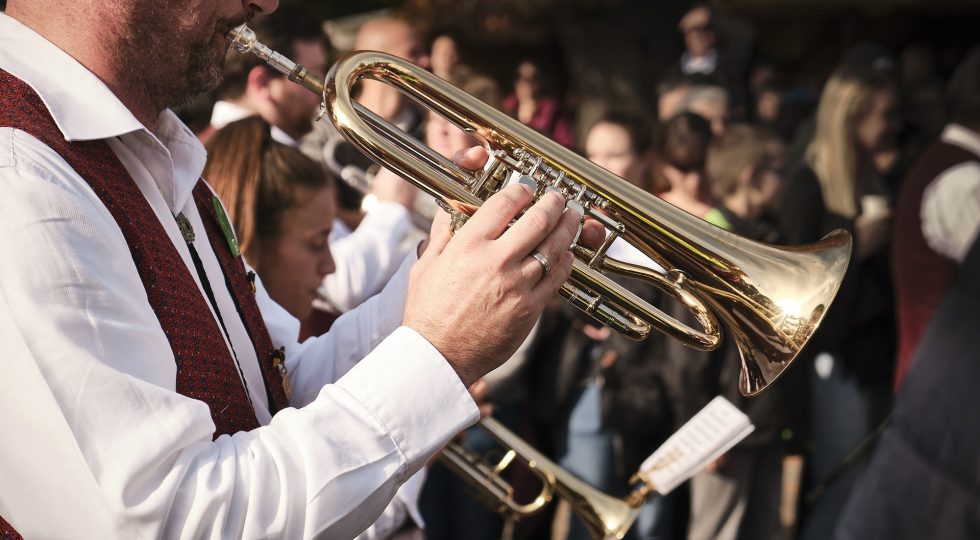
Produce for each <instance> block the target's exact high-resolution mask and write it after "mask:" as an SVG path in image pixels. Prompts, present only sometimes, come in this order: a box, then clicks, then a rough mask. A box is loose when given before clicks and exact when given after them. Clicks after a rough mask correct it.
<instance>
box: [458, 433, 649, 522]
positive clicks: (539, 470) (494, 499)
mask: <svg viewBox="0 0 980 540" xmlns="http://www.w3.org/2000/svg"><path fill="white" fill-rule="evenodd" d="M480 426H481V427H482V428H483V429H485V430H486V431H487V433H489V434H490V436H491V437H493V438H494V439H496V440H497V442H499V443H500V444H501V445H502V446H503V447H504V448H509V450H508V451H507V452H506V453H505V454H504V457H503V458H502V459H501V460H500V461H499V463H498V464H497V465H496V466H494V467H490V466H489V465H487V464H486V463H484V462H483V461H481V460H479V458H475V457H474V456H473V455H472V453H471V452H470V451H469V450H466V449H465V448H463V447H462V446H459V445H458V444H456V443H450V444H449V445H448V446H447V447H446V448H445V449H444V450H443V451H442V454H441V455H440V456H439V459H440V461H442V463H443V464H445V465H446V466H447V467H449V468H450V469H451V470H453V471H454V472H456V473H457V474H458V475H460V476H461V477H463V478H464V479H465V480H467V481H469V482H470V483H471V485H473V486H474V487H475V488H476V489H477V492H476V495H477V496H478V498H479V499H480V500H481V501H482V502H483V503H484V504H486V505H487V506H489V507H490V508H492V509H494V510H496V511H497V512H498V513H500V514H501V515H502V516H504V518H505V519H506V520H518V519H520V518H522V517H526V516H530V515H532V514H534V513H536V512H537V511H539V510H541V509H543V508H544V507H545V505H547V504H548V503H549V502H550V501H551V499H552V497H553V496H554V495H555V494H558V495H560V496H561V497H562V498H563V499H565V500H567V501H568V502H569V504H570V505H571V507H572V510H573V511H574V512H575V513H576V514H577V515H578V516H579V518H580V519H581V520H582V522H583V523H584V524H585V526H586V528H587V529H588V530H589V533H590V534H591V535H592V537H593V538H596V539H601V540H614V539H615V540H618V539H621V538H623V537H624V536H626V533H627V532H628V531H629V529H630V527H631V526H632V525H633V522H634V521H636V518H637V517H638V516H639V515H640V506H641V505H642V504H643V502H644V501H646V499H647V497H648V496H650V495H651V494H652V493H653V492H654V486H652V485H650V484H648V483H646V482H645V481H643V479H641V478H639V477H637V476H634V477H633V479H631V480H630V482H631V483H634V484H638V485H639V486H638V487H637V488H635V489H634V490H633V492H632V493H630V494H629V495H628V496H627V497H626V498H625V499H617V498H615V497H612V496H609V495H606V494H605V493H603V492H601V491H599V490H598V489H596V488H594V487H592V486H590V485H589V484H588V483H586V482H584V481H582V480H581V479H580V478H578V477H576V476H575V475H573V474H572V473H570V472H568V471H567V470H565V469H563V468H562V467H560V466H559V465H558V464H556V463H555V462H553V461H551V460H550V459H548V458H547V457H545V456H544V454H541V453H540V452H538V451H537V450H536V449H535V448H534V447H533V446H531V445H529V444H527V443H526V442H524V440H523V439H521V438H520V437H518V436H517V435H515V434H514V433H513V432H512V431H510V430H509V429H507V428H505V427H504V426H503V425H502V424H500V422H497V421H496V420H494V419H493V418H484V419H482V420H480ZM515 458H517V459H520V460H521V461H522V462H523V463H524V465H526V466H527V467H528V468H529V469H530V470H531V471H532V472H533V473H534V474H536V475H537V476H538V478H539V479H540V480H541V483H542V488H541V491H540V492H539V493H538V495H537V496H536V497H535V498H534V500H533V501H531V502H530V503H527V504H523V505H522V504H518V503H516V502H515V501H514V497H513V488H511V486H510V485H509V484H508V483H507V482H506V481H504V480H503V479H502V478H500V473H501V472H503V470H504V469H505V468H507V467H508V466H509V465H510V463H511V462H512V461H513V460H514V459H515Z"/></svg>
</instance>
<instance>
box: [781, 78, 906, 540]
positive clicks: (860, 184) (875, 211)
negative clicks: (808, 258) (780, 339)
mask: <svg viewBox="0 0 980 540" xmlns="http://www.w3.org/2000/svg"><path fill="white" fill-rule="evenodd" d="M895 108H896V93H895V87H894V84H893V82H892V81H891V80H890V79H889V78H888V77H887V76H886V75H884V74H882V73H880V72H877V71H874V70H872V69H855V68H840V69H838V70H837V71H835V72H834V73H833V74H832V75H831V77H830V79H829V80H828V81H827V84H826V86H825V87H824V91H823V93H822V95H821V97H820V102H819V105H818V107H817V114H816V131H815V134H814V138H813V141H812V142H811V143H810V145H809V146H808V147H807V150H806V154H805V158H804V162H803V163H802V164H800V166H799V167H798V168H797V170H796V171H795V173H794V174H793V176H792V179H791V181H790V182H789V183H788V184H787V186H786V189H785V192H784V197H783V200H782V204H781V205H780V206H779V208H778V214H779V220H780V223H781V229H782V231H781V232H782V234H783V236H784V239H785V241H786V242H787V243H789V244H804V243H809V242H814V241H817V240H819V239H820V238H821V237H822V236H824V235H825V234H827V233H829V232H830V231H831V230H833V229H837V228H844V229H847V230H850V231H851V232H852V233H853V234H854V251H853V254H852V258H851V264H850V267H849V268H848V271H847V274H846V276H845V278H844V282H843V283H842V285H841V289H840V291H839V293H838V295H837V298H836V299H835V301H834V304H833V305H832V306H831V308H830V310H829V311H828V314H827V317H826V319H825V320H824V321H823V323H822V325H821V327H820V329H819V330H818V332H817V334H816V335H815V336H814V341H813V343H812V344H811V346H810V347H808V351H807V352H806V353H805V354H806V357H805V358H801V359H800V360H802V361H801V362H800V363H801V365H804V366H806V367H807V368H808V369H809V374H808V378H809V389H810V393H811V396H810V423H811V430H812V432H811V436H812V439H813V444H812V452H811V454H810V455H809V460H808V463H809V466H810V473H811V478H812V479H813V480H814V481H815V482H818V483H819V482H823V481H825V480H827V477H828V475H829V474H831V472H832V471H833V470H834V468H835V467H836V466H837V465H838V463H840V462H841V461H842V460H843V459H844V458H845V457H846V456H847V455H848V454H849V453H850V452H851V451H852V450H853V449H854V447H856V446H857V445H858V444H860V443H861V441H862V440H864V438H865V437H867V436H868V434H870V433H871V432H873V431H874V429H875V428H876V426H877V424H878V423H880V422H881V421H882V419H883V418H884V413H885V411H886V410H887V407H888V403H889V396H890V382H891V379H892V377H891V372H892V370H893V368H894V362H895V350H896V330H895V316H894V306H893V301H892V287H891V278H890V273H889V267H888V242H889V231H890V226H891V210H890V207H891V202H890V201H889V199H888V191H887V187H886V185H885V183H884V181H883V180H882V178H881V176H880V175H879V174H878V173H877V171H876V170H875V167H874V162H873V155H874V152H875V151H876V150H878V149H879V148H881V146H882V145H883V144H885V143H886V142H887V141H888V139H889V137H890V136H891V135H892V134H893V133H894V131H895V129H896V128H897V126H896V123H895V114H894V111H895ZM854 474H855V471H853V470H852V471H850V472H849V473H848V474H847V475H844V476H843V477H841V478H839V479H837V480H835V481H833V483H832V484H830V485H829V486H823V487H826V488H827V491H826V492H825V494H824V495H823V496H822V497H821V498H820V499H819V500H818V501H817V502H816V504H815V505H814V506H813V507H812V508H811V509H810V512H809V513H808V516H807V520H806V521H805V522H804V528H803V538H806V539H811V538H828V537H830V536H832V535H833V528H834V526H835V524H836V522H837V518H838V516H839V515H840V512H841V510H842V508H843V505H844V503H845V502H846V500H847V496H848V494H849V493H850V489H851V485H852V483H853V481H854ZM828 481H829V480H828Z"/></svg>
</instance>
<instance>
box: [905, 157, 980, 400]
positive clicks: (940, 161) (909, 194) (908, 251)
mask: <svg viewBox="0 0 980 540" xmlns="http://www.w3.org/2000/svg"><path fill="white" fill-rule="evenodd" d="M968 161H980V159H978V158H977V156H976V155H974V154H972V153H970V152H968V151H967V150H964V149H963V148H960V147H959V146H955V145H952V144H947V143H944V142H941V141H940V142H936V143H933V144H932V145H930V146H929V147H928V148H927V149H926V150H925V152H923V153H922V156H921V157H920V158H919V159H918V161H917V162H916V163H915V165H914V166H913V167H912V170H911V171H909V174H908V176H906V178H905V184H904V185H903V186H902V193H901V195H900V196H899V198H898V204H897V206H896V210H895V230H894V233H893V238H895V240H896V241H895V242H892V273H893V274H894V277H895V300H896V307H897V311H898V329H899V333H898V334H899V344H898V364H897V367H896V370H895V388H896V389H897V388H898V386H899V385H900V384H901V381H902V377H903V376H904V375H905V372H906V370H907V369H908V364H909V361H910V360H911V358H912V355H913V353H915V349H916V347H917V346H918V344H919V339H921V337H922V333H923V332H924V331H925V328H926V324H928V322H929V320H930V319H931V318H932V314H933V312H935V311H936V309H937V308H938V307H939V304H940V303H941V302H942V300H943V297H944V296H945V295H946V291H947V290H948V289H949V287H950V285H951V284H952V282H953V277H954V276H955V275H956V269H957V264H956V262H955V261H953V260H951V259H949V258H947V257H945V256H943V255H940V254H938V253H936V252H935V251H933V250H932V248H930V247H929V245H928V244H927V243H926V240H925V237H924V236H923V235H922V218H921V214H922V196H923V195H924V194H925V191H926V188H928V187H929V185H930V184H932V182H933V180H935V179H936V177H938V176H939V175H940V174H942V173H943V172H945V171H947V170H949V169H950V168H952V167H954V166H956V165H959V164H961V163H965V162H968Z"/></svg>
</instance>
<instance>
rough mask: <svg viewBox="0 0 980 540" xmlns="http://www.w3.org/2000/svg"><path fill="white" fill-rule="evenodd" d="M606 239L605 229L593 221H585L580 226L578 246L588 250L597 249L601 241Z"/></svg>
mask: <svg viewBox="0 0 980 540" xmlns="http://www.w3.org/2000/svg"><path fill="white" fill-rule="evenodd" d="M605 239H606V228H605V227H603V226H602V224H601V223H599V222H598V221H596V220H594V219H587V220H585V223H583V224H582V234H581V235H579V239H578V244H579V245H580V246H583V247H587V248H590V249H599V246H601V245H602V241H603V240H605Z"/></svg>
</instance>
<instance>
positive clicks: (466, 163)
mask: <svg viewBox="0 0 980 540" xmlns="http://www.w3.org/2000/svg"><path fill="white" fill-rule="evenodd" d="M488 159H490V154H488V153H487V151H486V149H484V148H483V147H482V146H474V147H471V148H466V149H464V150H460V151H459V152H456V155H455V156H453V161H454V162H456V164H457V165H459V166H460V167H462V168H464V169H469V170H471V171H476V170H479V169H482V168H483V166H484V165H485V164H486V162H487V160H488Z"/></svg>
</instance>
